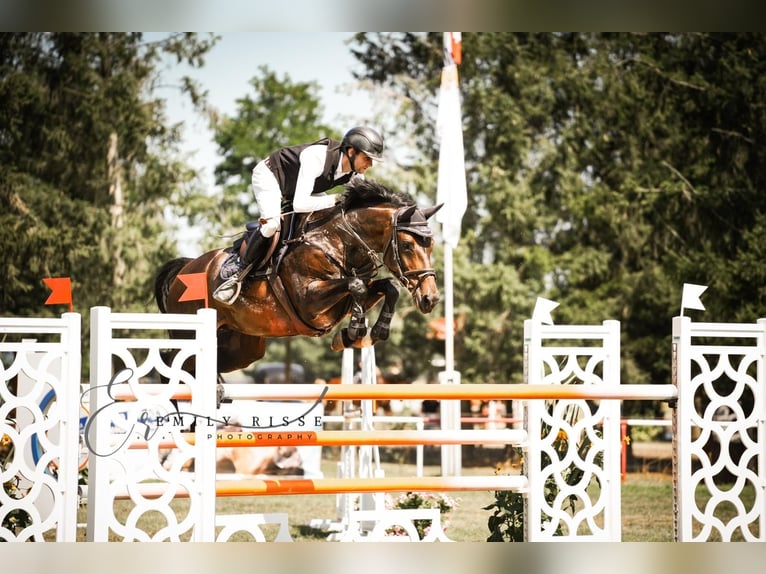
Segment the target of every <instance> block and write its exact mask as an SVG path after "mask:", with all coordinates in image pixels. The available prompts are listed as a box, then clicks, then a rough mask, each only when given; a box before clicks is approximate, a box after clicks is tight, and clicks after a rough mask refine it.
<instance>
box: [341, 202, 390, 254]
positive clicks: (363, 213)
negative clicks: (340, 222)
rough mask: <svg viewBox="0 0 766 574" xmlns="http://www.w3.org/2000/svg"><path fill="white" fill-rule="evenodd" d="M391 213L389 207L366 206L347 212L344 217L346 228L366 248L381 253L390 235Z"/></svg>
mask: <svg viewBox="0 0 766 574" xmlns="http://www.w3.org/2000/svg"><path fill="white" fill-rule="evenodd" d="M391 214H392V210H391V208H390V207H386V208H384V207H368V208H365V209H357V210H354V211H351V212H348V213H347V214H346V215H345V218H346V224H347V226H348V228H349V229H351V230H353V232H354V233H355V234H356V235H357V236H358V237H359V239H361V240H362V241H363V242H364V245H365V246H366V247H367V248H369V249H371V250H373V251H375V252H376V253H383V252H384V251H385V249H386V246H387V245H388V242H389V240H390V236H391Z"/></svg>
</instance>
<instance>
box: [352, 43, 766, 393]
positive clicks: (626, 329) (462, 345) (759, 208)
mask: <svg viewBox="0 0 766 574" xmlns="http://www.w3.org/2000/svg"><path fill="white" fill-rule="evenodd" d="M463 46H464V47H463V63H462V65H461V66H460V86H461V91H462V96H463V115H464V137H465V141H466V142H469V144H470V145H468V146H467V148H466V160H467V170H468V181H469V209H468V212H467V214H466V217H465V219H464V225H463V228H464V230H465V231H464V237H463V240H462V242H461V246H460V247H459V249H458V250H457V252H456V260H455V266H456V277H455V286H456V287H455V292H456V296H455V299H456V300H455V303H456V307H457V308H458V310H459V311H458V312H459V313H462V314H463V316H464V317H465V322H464V328H463V330H462V332H460V333H458V339H457V341H456V360H457V364H458V369H460V370H461V371H462V372H463V373H464V380H465V381H466V382H471V381H477V382H482V381H484V380H495V381H496V382H511V381H519V380H520V372H521V368H520V367H521V365H520V357H521V355H522V349H521V344H522V338H521V336H520V331H521V326H522V320H523V319H524V318H528V317H530V316H531V310H532V305H533V304H534V300H535V297H536V296H544V297H549V298H551V299H554V300H556V301H558V302H560V303H561V305H560V307H559V308H557V310H556V319H557V322H561V323H598V322H601V321H602V320H604V319H618V320H620V321H621V323H622V332H623V341H622V353H623V357H622V358H623V362H622V364H623V367H622V382H624V383H651V382H657V383H662V382H667V381H668V380H669V376H670V373H669V369H670V358H669V355H670V325H671V318H672V316H673V315H676V314H677V313H678V308H679V305H680V295H681V285H682V284H683V283H684V282H693V283H702V284H706V285H709V286H710V291H709V292H708V297H707V299H706V304H707V306H708V311H707V312H706V314H705V320H723V321H732V320H741V321H753V320H755V319H756V318H758V316H760V315H761V314H762V313H761V311H760V310H761V309H762V308H763V307H764V303H766V299H765V298H764V295H765V294H766V293H764V289H763V287H762V281H761V279H763V277H764V276H765V275H766V273H765V272H764V264H763V263H762V258H759V257H758V255H759V254H760V253H761V250H762V247H761V245H762V241H761V240H762V239H763V237H764V231H763V229H764V212H765V211H766V203H765V202H764V200H763V199H762V197H763V194H762V190H763V188H764V168H763V166H764V165H766V164H764V161H763V160H764V158H763V154H764V153H765V152H764V151H763V149H764V148H763V146H760V145H758V142H760V141H763V139H764V136H765V135H766V133H765V130H764V128H765V127H766V114H764V107H763V96H762V94H763V93H766V91H764V87H766V86H764V82H765V81H766V80H764V74H763V72H764V66H765V64H764V58H763V55H764V54H766V40H764V38H763V36H762V35H759V34H594V33H571V34H552V33H540V34H512V33H481V34H472V33H466V34H464V35H463ZM354 52H355V54H356V56H357V57H358V58H359V60H360V61H361V62H362V63H363V64H365V65H366V67H367V69H366V71H365V72H363V73H362V74H361V77H362V78H364V79H369V80H372V81H374V82H378V83H379V84H382V85H386V86H387V87H388V88H389V89H392V90H395V91H397V92H398V93H400V94H402V96H403V97H405V98H406V97H408V96H409V95H412V96H413V97H418V98H421V97H422V96H421V95H420V94H422V93H423V92H425V93H430V94H434V95H435V93H436V86H437V82H438V75H439V70H440V68H441V37H440V35H439V34H426V35H423V34H421V35H416V34H399V35H397V34H367V33H365V34H359V35H357V36H356V37H355V50H354ZM413 86H420V87H421V89H419V90H413ZM434 101H435V100H434V98H430V97H426V98H424V99H423V100H422V101H419V102H416V103H412V104H411V106H410V109H418V110H421V112H423V113H413V114H411V115H410V116H409V119H410V121H411V122H412V132H413V133H414V134H416V137H417V138H418V140H417V141H418V147H419V149H421V150H423V157H422V162H423V165H424V166H430V167H431V170H432V171H433V169H434V166H435V161H436V159H437V152H438V148H437V147H436V146H435V145H434V137H433V136H434V126H433V118H434V114H433V113H430V112H429V111H428V110H429V109H430V108H432V107H433V103H434ZM427 171H428V169H425V170H424V172H427ZM421 181H422V182H423V183H424V185H425V186H427V187H426V189H431V190H434V191H435V186H433V185H432V183H433V182H432V181H429V180H427V179H426V178H423V179H422V180H421ZM501 336H504V337H507V339H506V342H505V343H499V342H498V339H499V338H500V337H501ZM498 353H501V354H502V356H501V357H500V358H499V359H498ZM466 374H467V376H466ZM630 408H639V407H638V406H637V405H631V407H630Z"/></svg>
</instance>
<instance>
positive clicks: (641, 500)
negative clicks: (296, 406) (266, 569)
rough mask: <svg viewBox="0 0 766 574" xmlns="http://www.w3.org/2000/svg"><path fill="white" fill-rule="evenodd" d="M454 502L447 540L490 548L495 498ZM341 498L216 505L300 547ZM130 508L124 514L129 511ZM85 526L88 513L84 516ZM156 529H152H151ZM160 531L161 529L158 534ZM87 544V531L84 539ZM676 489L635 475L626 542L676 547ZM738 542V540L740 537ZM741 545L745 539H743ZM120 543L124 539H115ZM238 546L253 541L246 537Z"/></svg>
mask: <svg viewBox="0 0 766 574" xmlns="http://www.w3.org/2000/svg"><path fill="white" fill-rule="evenodd" d="M381 466H382V468H383V470H384V472H385V476H414V475H415V467H414V465H411V464H397V463H394V462H384V463H382V465H381ZM336 468H337V462H336V459H333V458H330V457H328V458H326V459H325V460H323V461H322V469H323V471H324V473H325V476H326V477H334V476H336ZM493 472H494V468H493V467H492V466H465V465H464V467H463V474H464V475H466V476H470V475H487V474H492V473H493ZM440 473H441V468H440V466H438V465H426V466H425V467H424V474H425V475H426V476H435V475H439V474H440ZM451 496H452V497H453V498H455V499H457V501H458V506H457V508H456V509H455V510H454V511H453V512H452V513H451V514H450V516H449V526H448V528H447V530H446V534H447V536H448V537H449V538H451V539H452V540H455V541H458V542H484V541H486V539H487V536H489V530H488V527H487V519H488V518H489V516H490V511H489V510H484V509H483V508H484V507H485V506H487V505H489V504H491V503H492V502H493V501H494V494H493V492H489V491H479V492H458V493H452V494H451ZM697 496H698V501H704V500H705V499H706V498H707V497H709V496H708V495H707V493H706V492H705V491H704V490H703V489H700V491H699V492H698V495H697ZM753 496H754V494H753V493H752V492H750V493H746V494H745V497H744V498H746V500H744V502H745V504H746V506H748V505H749V506H748V507H752V503H753V500H752V497H753ZM336 501H337V497H336V495H283V496H243V497H232V498H219V499H218V500H217V501H216V510H217V513H218V514H243V513H266V512H285V513H287V515H288V521H289V527H290V534H291V536H292V538H293V539H294V540H295V541H322V540H327V537H328V534H329V533H328V532H327V531H326V530H322V529H319V528H315V527H312V522H315V521H317V520H319V521H321V520H325V521H327V522H333V521H335V520H336V519H337V518H338V516H337V512H336ZM118 504H124V505H125V506H124V509H123V510H121V512H122V513H123V514H124V513H125V512H126V511H127V509H128V508H129V506H128V503H118ZM174 505H175V508H176V511H177V513H179V514H181V515H182V514H183V513H184V510H185V509H186V508H187V507H188V501H184V500H178V501H175V502H174ZM156 514H158V516H156V517H154V516H149V517H147V519H146V523H147V525H149V524H151V522H152V521H153V520H159V519H161V521H160V524H161V523H162V522H164V518H161V516H159V513H156ZM80 520H81V522H84V521H85V510H84V509H83V510H82V516H81V518H80ZM149 528H151V526H149ZM154 529H155V530H156V527H155V528H154ZM262 530H263V531H264V534H265V536H266V538H267V540H272V539H273V538H274V536H275V535H276V532H277V527H276V526H274V527H271V526H269V527H264V528H263V529H262ZM80 535H81V537H82V538H81V539H82V540H84V539H85V533H84V530H83V531H82V532H81V533H80ZM673 536H674V532H673V487H672V477H671V475H670V474H665V473H629V474H628V475H627V477H626V480H625V481H624V482H623V483H622V540H623V541H624V542H672V541H673ZM735 538H736V537H735ZM738 538H740V539H741V537H738ZM114 539H115V540H119V537H115V538H114ZM233 540H235V541H236V540H251V538H249V537H248V536H246V535H242V537H240V538H239V539H237V538H235V539H233Z"/></svg>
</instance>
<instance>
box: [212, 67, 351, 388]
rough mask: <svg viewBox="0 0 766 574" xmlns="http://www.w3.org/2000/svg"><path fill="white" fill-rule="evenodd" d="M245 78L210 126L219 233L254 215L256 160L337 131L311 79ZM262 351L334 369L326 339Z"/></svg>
mask: <svg viewBox="0 0 766 574" xmlns="http://www.w3.org/2000/svg"><path fill="white" fill-rule="evenodd" d="M249 83H250V86H251V87H252V93H248V94H245V95H244V96H243V97H241V98H239V99H238V100H237V109H236V113H235V116H234V117H224V118H221V119H220V121H219V122H218V123H217V125H216V126H215V127H214V136H213V137H214V140H215V142H216V143H217V144H218V148H219V152H220V155H221V157H222V158H223V159H222V161H221V162H220V163H219V164H218V165H217V166H216V168H215V175H216V183H217V184H219V185H220V186H222V190H223V193H222V196H221V198H220V202H219V206H218V209H217V214H216V220H217V222H218V225H219V226H220V235H228V236H231V235H233V234H237V233H239V232H241V231H242V230H243V229H244V224H245V223H246V222H247V221H249V220H253V219H256V218H257V217H258V213H257V211H256V204H255V200H254V198H253V197H252V193H251V192H250V177H251V173H252V171H253V168H254V167H255V165H256V164H257V163H258V162H259V161H260V160H262V159H264V158H266V157H268V155H269V154H270V153H271V152H272V151H274V150H276V149H279V148H281V147H284V146H288V145H297V144H301V143H308V142H313V141H316V140H319V139H321V138H323V137H331V138H335V139H338V138H339V137H341V136H340V135H339V133H338V132H337V131H336V130H334V129H332V128H330V127H329V126H326V125H324V124H322V123H321V116H322V107H321V105H320V102H319V99H318V96H317V93H318V91H319V85H318V84H317V83H316V82H293V81H292V80H291V79H290V77H289V76H287V75H285V76H283V77H282V78H279V77H278V76H277V75H276V73H274V72H273V71H271V70H270V69H269V68H268V67H266V66H262V67H260V68H259V69H258V74H257V75H256V76H254V77H253V78H252V79H251V80H250V82H249ZM216 235H217V234H216ZM210 247H220V245H215V246H214V245H210ZM268 353H269V356H270V358H271V359H272V360H277V361H286V362H299V363H301V364H303V365H304V366H305V367H306V372H307V376H309V377H323V378H329V377H330V376H333V375H334V374H335V373H336V372H337V371H339V370H340V366H339V365H340V360H339V359H338V356H337V354H335V353H333V352H331V351H330V350H329V339H322V340H316V339H311V338H296V339H295V340H294V341H293V340H290V339H285V340H283V341H276V340H273V341H271V342H270V343H269V351H268Z"/></svg>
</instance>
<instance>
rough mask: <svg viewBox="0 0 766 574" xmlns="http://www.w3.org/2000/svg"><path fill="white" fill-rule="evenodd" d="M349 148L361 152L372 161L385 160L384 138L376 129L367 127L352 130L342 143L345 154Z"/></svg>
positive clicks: (341, 146)
mask: <svg viewBox="0 0 766 574" xmlns="http://www.w3.org/2000/svg"><path fill="white" fill-rule="evenodd" d="M349 148H354V149H355V150H356V151H361V152H362V153H364V154H365V155H367V156H368V157H369V158H370V159H374V160H377V161H380V160H382V159H383V138H382V137H381V136H380V134H379V133H378V132H376V131H375V130H374V129H372V128H368V127H366V126H358V127H355V128H351V129H350V130H348V131H347V132H346V135H345V136H343V141H341V142H340V149H341V150H342V151H343V152H345V151H346V150H348V149H349Z"/></svg>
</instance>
